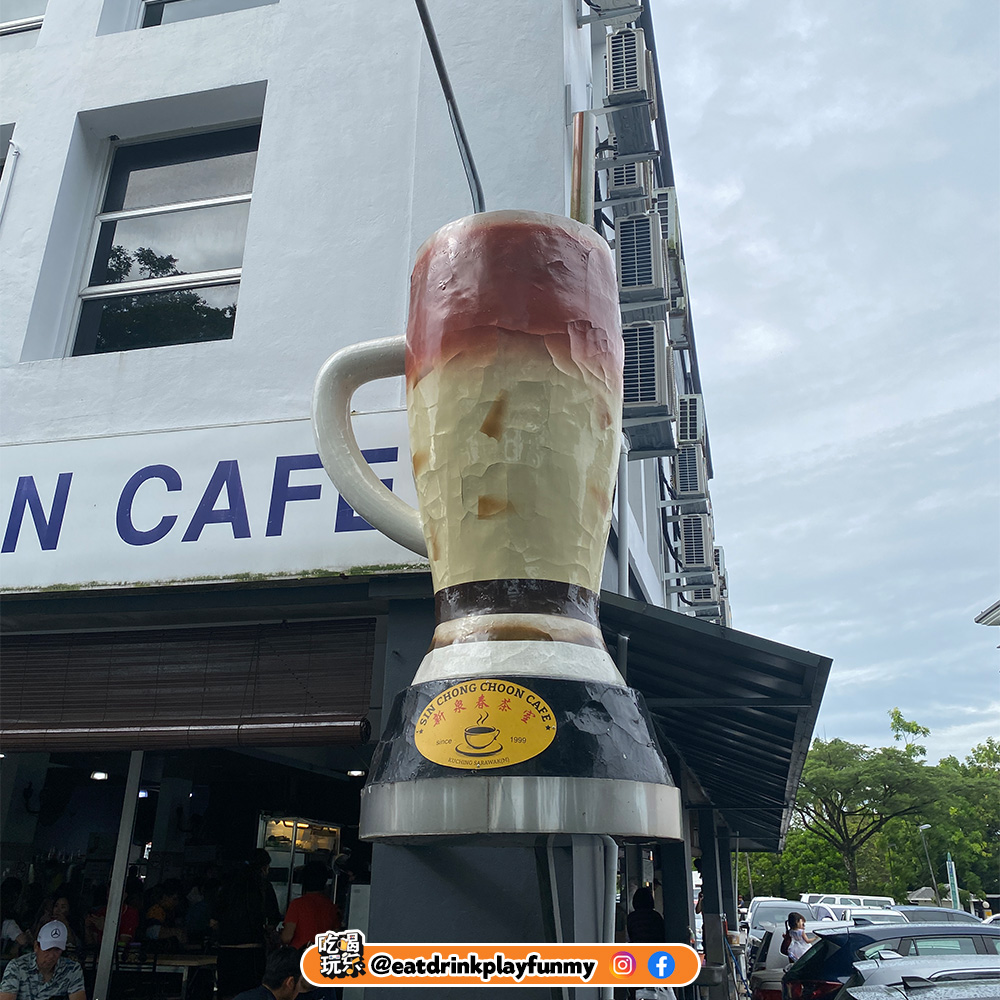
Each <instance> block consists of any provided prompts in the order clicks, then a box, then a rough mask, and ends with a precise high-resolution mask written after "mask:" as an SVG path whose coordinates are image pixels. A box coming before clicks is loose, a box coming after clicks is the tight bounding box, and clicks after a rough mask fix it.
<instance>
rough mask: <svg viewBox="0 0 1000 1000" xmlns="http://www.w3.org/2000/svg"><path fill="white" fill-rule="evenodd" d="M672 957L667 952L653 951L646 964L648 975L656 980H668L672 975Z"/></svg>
mask: <svg viewBox="0 0 1000 1000" xmlns="http://www.w3.org/2000/svg"><path fill="white" fill-rule="evenodd" d="M674 964H675V963H674V956H673V955H671V954H670V952H668V951H654V952H653V954H652V955H650V956H649V961H648V962H647V963H646V965H647V968H648V969H649V974H650V975H651V976H655V977H656V978H657V979H668V978H669V977H670V976H671V975H673V971H674Z"/></svg>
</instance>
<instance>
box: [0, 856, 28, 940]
mask: <svg viewBox="0 0 1000 1000" xmlns="http://www.w3.org/2000/svg"><path fill="white" fill-rule="evenodd" d="M23 888H24V883H23V882H22V881H21V880H20V879H19V878H16V877H15V876H13V875H10V876H8V877H7V878H5V879H4V880H3V882H0V958H14V957H16V956H17V955H19V954H20V952H21V949H22V948H25V947H27V946H28V945H30V944H31V935H30V934H29V933H28V932H27V931H26V930H22V929H21V926H20V924H18V922H17V921H18V919H20V916H19V914H18V910H17V901H18V899H19V898H20V896H21V890H22V889H23Z"/></svg>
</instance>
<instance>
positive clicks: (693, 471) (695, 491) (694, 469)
mask: <svg viewBox="0 0 1000 1000" xmlns="http://www.w3.org/2000/svg"><path fill="white" fill-rule="evenodd" d="M673 488H674V495H675V496H676V497H677V499H678V500H698V499H701V498H703V497H707V496H708V471H707V469H706V466H705V449H704V448H703V447H702V445H701V444H700V443H698V442H696V443H695V444H688V445H684V446H682V447H681V448H679V449H678V450H677V454H676V455H675V456H674V474H673Z"/></svg>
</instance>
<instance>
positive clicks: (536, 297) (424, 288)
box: [406, 212, 624, 389]
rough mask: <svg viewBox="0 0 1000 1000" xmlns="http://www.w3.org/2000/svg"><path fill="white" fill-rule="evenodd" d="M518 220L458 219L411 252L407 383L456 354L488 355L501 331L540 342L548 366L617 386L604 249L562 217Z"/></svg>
mask: <svg viewBox="0 0 1000 1000" xmlns="http://www.w3.org/2000/svg"><path fill="white" fill-rule="evenodd" d="M521 215H522V213H517V212H494V213H490V215H488V216H473V217H472V218H470V219H463V220H461V221H460V222H457V223H452V225H450V226H445V227H444V228H443V229H441V230H439V231H438V232H437V233H435V234H434V236H432V237H431V238H430V239H429V240H428V241H427V242H426V243H425V244H424V245H423V246H422V247H421V248H420V250H419V252H418V254H417V260H416V263H415V265H414V267H413V275H412V277H411V279H410V313H409V324H408V327H407V331H406V377H407V383H408V385H413V384H415V383H416V382H418V381H419V380H420V379H421V378H422V377H423V376H424V375H426V374H427V372H428V371H430V370H431V369H433V368H435V367H436V366H438V365H439V364H440V363H441V362H442V361H448V360H449V359H451V358H453V357H455V356H457V355H464V356H465V357H466V359H467V360H469V361H470V362H475V361H476V360H478V359H479V358H480V357H488V356H489V355H490V354H491V353H493V352H495V351H496V342H497V338H498V337H500V336H503V335H504V334H505V333H507V332H509V331H510V332H514V331H516V332H520V333H525V334H531V335H533V336H541V337H544V338H545V340H546V347H547V349H548V350H549V353H550V354H551V355H552V357H553V360H554V361H555V362H556V363H557V364H571V365H574V366H579V367H582V368H586V369H588V370H590V371H591V372H592V373H593V374H594V375H598V376H599V377H600V378H602V379H603V380H604V381H605V382H606V383H607V385H608V387H609V388H612V389H613V388H614V386H615V385H616V384H617V383H620V381H621V372H622V364H623V359H624V347H623V344H622V336H621V318H620V314H619V311H618V285H617V278H616V274H615V264H614V259H613V258H612V256H611V251H610V249H609V248H608V245H607V244H606V243H605V242H604V240H602V239H601V238H600V237H599V236H598V235H597V233H596V232H594V231H593V230H591V229H589V228H588V227H586V226H583V225H581V224H578V223H573V222H572V221H571V220H568V219H562V218H560V217H559V216H555V215H553V216H539V215H534V216H533V218H532V221H525V220H524V219H523V218H522V219H519V218H518V217H519V216H521ZM539 218H541V219H544V220H547V221H546V222H537V221H534V220H536V219H539ZM480 220H482V221H480ZM548 220H550V221H548ZM568 227H573V228H572V229H570V228H568Z"/></svg>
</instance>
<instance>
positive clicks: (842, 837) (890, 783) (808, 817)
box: [795, 720, 936, 892]
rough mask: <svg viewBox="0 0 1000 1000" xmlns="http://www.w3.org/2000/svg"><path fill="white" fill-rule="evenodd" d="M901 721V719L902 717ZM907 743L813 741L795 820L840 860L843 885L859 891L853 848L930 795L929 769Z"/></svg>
mask: <svg viewBox="0 0 1000 1000" xmlns="http://www.w3.org/2000/svg"><path fill="white" fill-rule="evenodd" d="M904 721H905V720H904ZM919 756H920V749H919V748H918V747H915V745H914V744H908V745H907V746H906V748H905V749H903V750H900V749H899V748H897V747H878V748H871V747H866V746H862V745H859V744H856V743H848V742H846V741H845V740H837V739H834V740H830V741H829V742H824V741H823V740H815V741H814V742H813V745H812V748H811V749H810V751H809V755H808V756H807V757H806V763H805V767H804V768H803V770H802V780H801V782H800V784H799V791H798V795H797V797H796V800H795V812H796V814H797V816H798V818H799V822H800V823H801V824H802V825H803V826H804V827H805V828H806V829H807V830H811V831H812V832H813V833H815V834H816V835H817V836H819V837H821V838H822V839H823V840H825V841H826V842H827V843H828V844H829V845H830V846H831V847H833V848H834V849H835V850H836V851H837V853H838V854H840V856H841V858H842V859H843V863H844V868H845V870H846V872H847V883H848V887H849V889H850V890H851V891H852V892H857V891H858V871H857V866H858V852H859V851H860V850H861V848H862V847H864V846H865V844H867V843H868V842H869V841H870V840H871V838H872V837H874V836H875V835H876V834H877V833H879V832H880V831H881V830H883V829H884V828H885V827H886V825H887V824H888V823H889V822H890V821H892V820H893V819H896V818H898V817H902V816H911V815H913V814H915V813H918V812H920V811H921V810H922V809H924V808H925V807H926V806H928V805H929V804H930V803H931V802H933V800H934V796H935V793H936V788H935V783H934V780H933V777H932V775H931V774H930V770H931V769H930V768H928V767H927V766H926V765H925V764H924V762H923V761H922V760H920V759H918V758H919Z"/></svg>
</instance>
